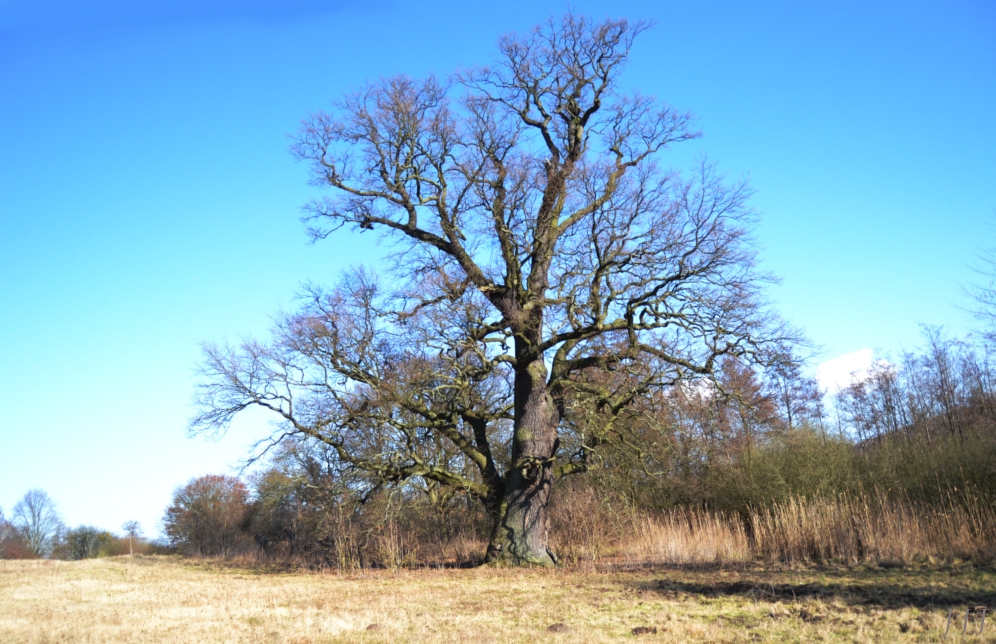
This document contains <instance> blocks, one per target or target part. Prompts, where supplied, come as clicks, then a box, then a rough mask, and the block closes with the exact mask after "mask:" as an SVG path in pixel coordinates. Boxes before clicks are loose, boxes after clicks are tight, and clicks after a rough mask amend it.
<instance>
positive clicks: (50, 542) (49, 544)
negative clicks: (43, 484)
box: [0, 489, 152, 560]
mask: <svg viewBox="0 0 996 644" xmlns="http://www.w3.org/2000/svg"><path fill="white" fill-rule="evenodd" d="M121 530H122V533H121V534H113V533H111V532H109V531H107V530H103V529H100V528H97V527H95V526H93V525H86V524H84V525H80V526H76V527H75V528H70V527H67V526H66V525H65V524H64V523H63V520H62V516H61V515H60V513H59V510H58V506H57V504H56V502H55V501H54V500H53V499H52V497H50V496H49V495H48V493H47V492H45V491H44V490H41V489H33V490H28V491H27V492H26V493H25V494H24V496H23V497H22V498H21V499H20V500H19V501H18V502H17V503H16V504H15V505H14V507H13V508H12V510H11V514H10V517H9V518H8V517H6V516H5V515H4V512H3V509H2V508H0V559H39V558H52V559H68V560H78V559H93V558H95V557H102V556H116V555H131V554H135V553H139V554H141V553H145V552H149V551H150V550H151V549H152V548H151V546H152V544H151V543H150V542H149V541H148V540H147V539H146V538H145V535H144V534H143V531H142V527H141V525H139V523H138V522H137V521H126V522H125V523H124V524H123V525H122V526H121Z"/></svg>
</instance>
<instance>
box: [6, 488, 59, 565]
mask: <svg viewBox="0 0 996 644" xmlns="http://www.w3.org/2000/svg"><path fill="white" fill-rule="evenodd" d="M11 518H12V519H13V523H14V525H15V526H17V528H18V529H19V530H21V532H22V534H23V535H24V537H25V539H26V540H27V542H28V547H29V548H30V549H31V552H33V553H34V554H35V555H37V556H39V557H45V556H48V555H49V554H51V551H52V545H53V541H54V539H55V538H56V537H57V535H58V534H59V531H60V530H61V529H62V518H61V517H60V516H59V512H58V509H57V507H56V504H55V501H53V500H52V498H51V497H50V496H49V495H48V494H47V493H46V492H45V491H44V490H39V489H34V490H28V492H27V493H26V494H25V495H24V497H23V498H22V499H21V500H20V501H18V502H17V505H15V506H14V510H13V512H12V516H11Z"/></svg>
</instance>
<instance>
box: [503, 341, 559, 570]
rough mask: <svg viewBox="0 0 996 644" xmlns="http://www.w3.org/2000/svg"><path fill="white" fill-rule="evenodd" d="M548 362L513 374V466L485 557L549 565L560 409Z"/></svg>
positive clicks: (538, 363)
mask: <svg viewBox="0 0 996 644" xmlns="http://www.w3.org/2000/svg"><path fill="white" fill-rule="evenodd" d="M546 376H547V373H546V366H545V365H544V363H543V360H542V359H539V360H534V361H533V362H531V363H529V364H528V366H526V367H525V368H521V367H520V368H519V369H518V370H517V371H516V374H515V428H514V435H513V438H512V467H511V469H510V470H509V472H508V473H507V474H506V479H507V480H506V483H505V496H504V499H503V500H502V502H501V504H500V505H499V507H498V512H497V516H496V517H495V524H494V528H493V529H492V532H491V541H490V543H489V544H488V552H487V556H486V559H485V560H486V561H487V562H488V563H493V564H498V565H502V564H507V565H513V566H520V565H524V564H534V565H541V566H552V565H553V564H554V563H555V558H554V556H553V555H552V553H551V552H550V549H549V547H548V545H547V539H548V536H549V528H548V514H549V512H548V509H549V501H550V492H551V491H552V489H553V461H554V453H555V452H556V449H557V425H558V423H559V412H558V409H557V406H556V404H555V403H554V401H553V398H552V397H551V395H550V392H549V391H548V388H547V383H546Z"/></svg>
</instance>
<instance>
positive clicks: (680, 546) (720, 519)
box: [621, 509, 751, 564]
mask: <svg viewBox="0 0 996 644" xmlns="http://www.w3.org/2000/svg"><path fill="white" fill-rule="evenodd" d="M621 550H622V553H623V555H624V556H625V558H626V559H627V560H628V561H629V562H631V563H641V564H648V563H649V564H687V563H729V562H743V561H747V560H749V559H750V558H751V550H750V544H749V541H748V539H747V532H746V531H745V530H744V526H743V523H742V522H741V521H739V520H738V519H737V518H736V517H731V516H727V515H725V514H722V513H717V512H707V511H702V510H686V509H679V510H674V511H671V512H667V513H665V514H664V515H662V516H660V517H647V516H644V517H642V518H640V519H639V520H638V521H636V522H635V525H634V536H633V537H632V539H631V540H629V541H628V542H626V543H625V544H623V547H622V548H621Z"/></svg>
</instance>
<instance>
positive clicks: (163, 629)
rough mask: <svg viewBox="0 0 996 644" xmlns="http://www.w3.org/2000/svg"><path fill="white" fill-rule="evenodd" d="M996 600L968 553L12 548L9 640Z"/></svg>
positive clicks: (818, 620)
mask: <svg viewBox="0 0 996 644" xmlns="http://www.w3.org/2000/svg"><path fill="white" fill-rule="evenodd" d="M994 605H996V570H994V569H993V568H992V567H991V566H979V565H973V564H971V563H960V562H953V563H948V564H938V565H931V564H922V565H917V564H911V565H904V566H899V565H890V566H878V565H861V566H849V567H845V566H837V567H834V566H822V567H817V566H786V565H775V566H769V565H765V564H762V563H759V562H755V563H751V564H743V565H729V564H725V565H720V564H714V565H703V564H695V565H693V564H685V565H670V566H630V565H626V564H621V563H616V564H606V565H600V566H565V567H560V568H557V569H552V570H545V569H496V568H488V567H479V568H448V569H446V568H443V569H430V568H425V569H397V570H393V571H392V570H388V569H381V570H363V571H359V572H356V573H352V574H342V573H328V572H326V573H320V572H313V571H306V570H303V569H300V568H294V567H289V566H276V565H274V566H266V565H250V564H239V563H237V562H232V561H227V562H226V561H222V560H197V559H182V558H179V557H169V556H151V557H150V556H144V557H143V556H135V557H127V556H125V557H109V558H102V559H90V560H84V561H76V562H65V561H52V560H21V561H0V641H2V642H37V643H42V642H208V643H209V642H288V643H298V644H304V643H310V642H315V643H317V642H427V641H429V642H468V643H470V642H535V641H549V642H614V641H634V640H635V641H652V642H689V641H697V642H875V643H876V644H878V643H882V642H906V641H913V642H940V641H972V642H993V641H996V624H994V623H993V621H992V620H991V619H988V620H987V621H986V624H985V626H984V630H983V631H982V632H981V634H980V633H979V630H980V628H981V627H982V620H981V614H979V613H973V614H972V616H971V619H969V620H968V621H967V623H966V621H965V614H966V612H965V611H966V608H974V607H976V606H988V607H993V606H994ZM949 611H953V614H952V616H951V619H950V623H949V619H948V615H949ZM946 630H947V636H946V637H945V631H946ZM963 630H964V631H965V635H964V636H962V631H963Z"/></svg>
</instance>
